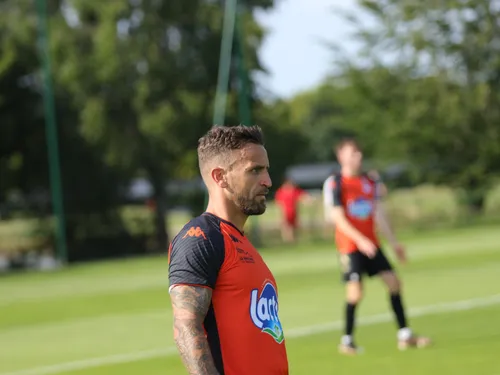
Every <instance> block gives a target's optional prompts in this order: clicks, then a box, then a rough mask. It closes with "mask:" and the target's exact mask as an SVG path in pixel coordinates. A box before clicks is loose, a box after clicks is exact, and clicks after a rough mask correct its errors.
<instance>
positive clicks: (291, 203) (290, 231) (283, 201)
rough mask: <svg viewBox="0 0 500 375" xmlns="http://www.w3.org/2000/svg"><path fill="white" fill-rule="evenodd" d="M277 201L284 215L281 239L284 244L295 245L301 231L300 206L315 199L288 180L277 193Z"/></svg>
mask: <svg viewBox="0 0 500 375" xmlns="http://www.w3.org/2000/svg"><path fill="white" fill-rule="evenodd" d="M275 200H276V203H277V204H278V206H279V207H280V209H281V213H282V218H281V238H282V239H283V241H284V242H287V243H293V242H295V241H296V240H297V232H298V229H299V204H300V203H306V204H307V203H310V202H312V200H313V198H312V197H311V195H310V194H308V193H307V192H306V191H305V190H303V189H301V188H300V187H299V186H297V185H296V184H295V183H294V182H293V181H292V180H291V179H286V180H285V182H284V183H283V185H281V186H280V187H279V188H278V190H277V191H276V196H275Z"/></svg>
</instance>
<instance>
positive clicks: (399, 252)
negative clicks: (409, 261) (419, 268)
mask: <svg viewBox="0 0 500 375" xmlns="http://www.w3.org/2000/svg"><path fill="white" fill-rule="evenodd" d="M375 221H376V223H377V227H378V229H379V230H380V232H382V235H383V236H384V237H385V238H386V239H387V241H388V242H389V244H390V245H391V247H392V248H393V249H394V252H395V253H396V256H397V257H398V259H399V260H400V261H401V262H406V253H405V250H404V248H403V246H402V245H401V244H400V243H399V242H398V240H397V238H396V235H395V233H394V230H393V227H392V225H391V222H390V221H389V217H388V215H387V212H386V211H385V208H384V206H383V204H382V202H380V194H377V201H376V203H375Z"/></svg>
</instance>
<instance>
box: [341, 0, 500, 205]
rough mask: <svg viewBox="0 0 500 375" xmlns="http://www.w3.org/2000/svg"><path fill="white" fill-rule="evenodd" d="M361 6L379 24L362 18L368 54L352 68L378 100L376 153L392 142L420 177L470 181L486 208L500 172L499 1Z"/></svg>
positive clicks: (364, 90)
mask: <svg viewBox="0 0 500 375" xmlns="http://www.w3.org/2000/svg"><path fill="white" fill-rule="evenodd" d="M359 5H360V6H361V9H362V11H363V12H364V13H365V14H368V15H369V16H370V17H371V18H372V19H373V20H374V21H375V22H374V26H372V27H370V26H365V25H366V24H367V23H366V22H364V23H359V22H358V24H357V27H358V32H357V38H358V40H360V41H361V43H362V45H363V46H364V49H363V50H362V54H361V57H362V59H361V60H359V59H358V61H357V62H354V61H351V62H350V64H348V68H347V69H345V71H346V72H347V77H348V78H349V82H350V84H351V85H352V86H354V87H357V95H358V99H359V102H360V103H363V104H364V105H367V106H368V107H369V108H372V109H374V108H378V113H379V117H376V119H377V120H378V121H380V122H383V124H381V123H379V124H378V126H379V128H378V129H379V130H378V131H377V133H378V134H376V135H375V137H376V138H377V143H378V147H377V149H378V151H379V152H382V151H381V150H383V147H384V144H385V145H386V146H389V147H386V150H387V149H389V150H391V151H392V152H394V153H395V156H398V157H405V158H406V159H408V160H411V161H412V162H413V163H415V164H417V165H418V166H419V169H420V171H421V173H420V175H421V178H425V179H431V180H432V181H435V182H438V183H451V184H452V185H454V186H456V187H461V188H463V189H464V191H465V192H466V193H467V200H468V203H469V204H470V206H471V207H473V208H475V209H480V208H481V207H482V205H483V203H484V195H485V192H486V191H487V189H488V187H489V186H490V185H491V183H492V182H493V181H494V179H495V178H497V176H498V175H499V173H500V148H499V147H498V144H499V141H500V126H499V125H498V124H499V123H500V109H499V104H500V100H499V99H500V97H499V95H500V58H499V56H500V26H499V25H498V23H497V20H498V18H499V17H500V8H499V7H497V6H494V4H493V3H492V2H491V1H488V0H467V1H458V0H456V1H446V2H443V1H432V0H427V1H419V2H417V1H396V0H378V1H369V0H364V1H359ZM355 18H356V17H352V19H354V20H355ZM377 71H378V72H379V75H378V78H379V79H374V75H373V74H374V73H375V72H377ZM370 77H371V78H370ZM384 111H385V112H386V115H384V114H383V112H384ZM384 120H385V121H384ZM374 121H375V120H374Z"/></svg>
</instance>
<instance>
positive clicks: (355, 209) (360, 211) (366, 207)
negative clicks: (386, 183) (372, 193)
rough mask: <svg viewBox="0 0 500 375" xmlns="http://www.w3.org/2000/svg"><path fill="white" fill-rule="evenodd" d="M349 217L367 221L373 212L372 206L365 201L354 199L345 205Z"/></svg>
mask: <svg viewBox="0 0 500 375" xmlns="http://www.w3.org/2000/svg"><path fill="white" fill-rule="evenodd" d="M347 211H348V212H349V215H351V216H352V217H355V218H356V219H362V220H365V219H368V218H369V217H370V216H371V214H372V211H373V204H372V202H370V201H369V200H367V199H355V200H353V201H351V202H349V203H348V204H347Z"/></svg>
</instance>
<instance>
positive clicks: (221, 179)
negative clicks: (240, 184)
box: [211, 167, 228, 189]
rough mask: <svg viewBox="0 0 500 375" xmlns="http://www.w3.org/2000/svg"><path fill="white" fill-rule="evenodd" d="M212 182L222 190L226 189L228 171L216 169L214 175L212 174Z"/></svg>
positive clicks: (213, 171)
mask: <svg viewBox="0 0 500 375" xmlns="http://www.w3.org/2000/svg"><path fill="white" fill-rule="evenodd" d="M211 177H212V180H213V181H214V182H215V183H216V184H217V185H218V186H219V187H221V188H223V189H224V188H226V187H227V186H228V185H227V181H226V171H225V170H224V168H220V167H217V168H214V169H212V174H211Z"/></svg>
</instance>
